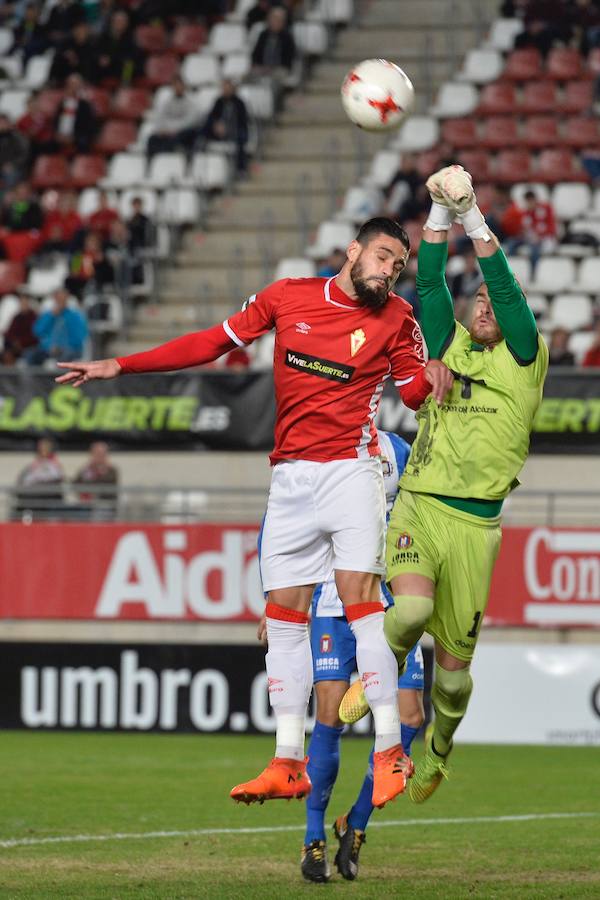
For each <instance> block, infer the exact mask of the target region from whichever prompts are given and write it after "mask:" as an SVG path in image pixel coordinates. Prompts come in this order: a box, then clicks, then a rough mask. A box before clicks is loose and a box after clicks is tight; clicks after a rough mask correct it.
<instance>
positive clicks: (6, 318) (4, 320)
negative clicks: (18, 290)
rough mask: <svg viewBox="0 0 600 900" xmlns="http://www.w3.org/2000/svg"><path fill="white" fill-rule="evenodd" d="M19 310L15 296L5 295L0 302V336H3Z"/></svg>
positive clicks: (18, 303)
mask: <svg viewBox="0 0 600 900" xmlns="http://www.w3.org/2000/svg"><path fill="white" fill-rule="evenodd" d="M20 308H21V303H20V302H19V298H18V297H17V296H16V295H15V294H6V295H5V296H4V297H3V298H2V300H0V334H4V332H5V331H6V329H7V328H8V326H9V325H10V323H11V322H12V320H13V319H14V317H15V316H16V314H17V313H18V312H19V309H20Z"/></svg>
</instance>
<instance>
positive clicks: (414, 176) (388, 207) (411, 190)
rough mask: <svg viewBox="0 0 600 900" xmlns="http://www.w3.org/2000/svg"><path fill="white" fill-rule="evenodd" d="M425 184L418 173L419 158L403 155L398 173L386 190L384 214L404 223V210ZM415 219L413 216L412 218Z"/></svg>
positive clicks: (412, 154)
mask: <svg viewBox="0 0 600 900" xmlns="http://www.w3.org/2000/svg"><path fill="white" fill-rule="evenodd" d="M422 184H423V177H422V176H421V175H419V172H418V171H417V157H416V155H415V154H414V153H403V154H402V160H401V162H400V166H399V168H398V171H397V172H396V174H395V175H394V177H393V178H392V180H391V182H390V184H389V185H388V187H387V190H386V202H385V206H384V214H385V215H386V216H394V217H396V218H397V219H398V220H399V221H404V214H403V212H402V211H403V209H404V205H405V204H406V203H409V202H410V201H411V200H412V198H413V197H414V196H415V194H416V193H417V190H418V189H419V187H420V186H421V185H422ZM410 218H413V216H410Z"/></svg>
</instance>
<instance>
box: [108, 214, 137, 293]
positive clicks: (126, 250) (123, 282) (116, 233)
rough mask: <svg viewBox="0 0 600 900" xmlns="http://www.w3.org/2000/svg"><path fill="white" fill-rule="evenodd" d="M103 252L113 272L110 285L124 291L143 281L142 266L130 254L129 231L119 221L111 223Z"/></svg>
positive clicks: (135, 257) (134, 256)
mask: <svg viewBox="0 0 600 900" xmlns="http://www.w3.org/2000/svg"><path fill="white" fill-rule="evenodd" d="M104 250H105V252H106V257H107V259H108V261H109V262H110V264H111V266H112V268H113V272H114V279H113V282H112V283H116V284H118V285H119V287H120V288H121V289H124V290H126V289H127V288H128V287H130V286H131V285H132V284H140V283H141V282H142V281H143V279H144V273H143V269H142V266H141V264H140V262H139V259H138V257H137V256H136V255H134V254H132V253H131V248H130V234H129V229H128V228H127V226H126V225H125V223H124V222H121V220H120V219H117V221H116V222H113V223H112V225H111V227H110V233H109V235H108V239H107V240H106V241H105V243H104Z"/></svg>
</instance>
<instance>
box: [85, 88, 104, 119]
mask: <svg viewBox="0 0 600 900" xmlns="http://www.w3.org/2000/svg"><path fill="white" fill-rule="evenodd" d="M85 93H86V97H87V99H88V101H89V102H90V103H91V104H92V107H93V109H94V112H95V114H96V115H97V116H98V118H99V119H106V117H107V116H108V113H109V110H110V92H109V91H105V90H104V89H103V88H97V87H88V88H87V90H86V92H85Z"/></svg>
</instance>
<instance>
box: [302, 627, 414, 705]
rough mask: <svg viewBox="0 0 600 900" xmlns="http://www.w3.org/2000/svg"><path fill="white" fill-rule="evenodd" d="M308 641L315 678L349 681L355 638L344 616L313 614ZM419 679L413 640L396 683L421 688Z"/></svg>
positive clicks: (354, 660) (354, 653)
mask: <svg viewBox="0 0 600 900" xmlns="http://www.w3.org/2000/svg"><path fill="white" fill-rule="evenodd" d="M310 644H311V649H312V657H313V679H314V681H315V682H317V681H348V682H349V681H350V677H351V675H352V673H353V672H356V641H355V639H354V635H353V634H352V629H351V628H350V626H349V625H348V620H347V619H346V617H345V616H313V619H312V623H311V626H310ZM423 680H424V670H423V651H422V650H421V645H420V644H418V643H417V644H415V646H414V647H413V648H412V650H411V651H410V653H409V654H408V656H407V658H406V669H405V671H404V673H403V674H402V675H401V676H400V678H399V679H398V687H399V688H404V689H407V688H408V689H412V690H416V691H422V690H423Z"/></svg>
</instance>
